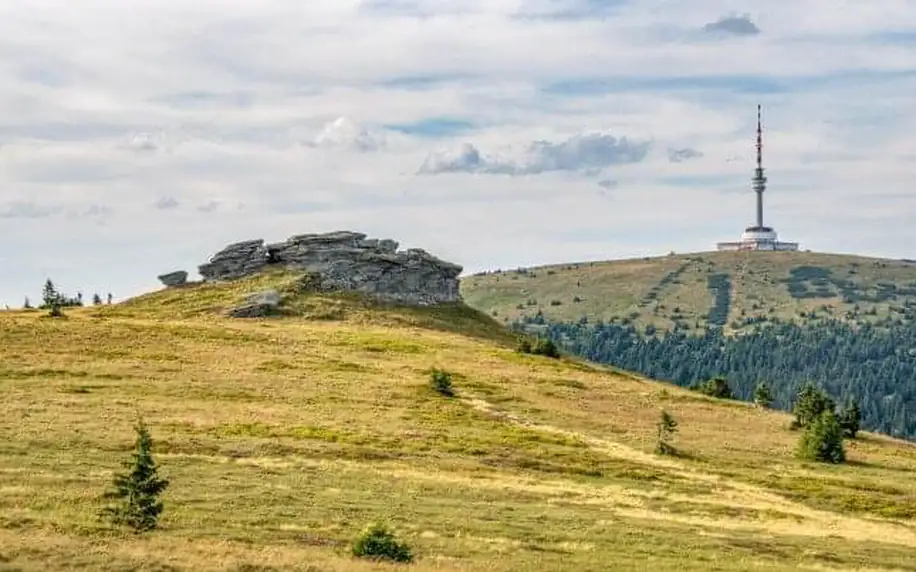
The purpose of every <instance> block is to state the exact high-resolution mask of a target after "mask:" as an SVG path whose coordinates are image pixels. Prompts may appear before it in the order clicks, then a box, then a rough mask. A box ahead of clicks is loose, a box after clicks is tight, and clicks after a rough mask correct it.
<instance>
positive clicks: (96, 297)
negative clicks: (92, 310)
mask: <svg viewBox="0 0 916 572" xmlns="http://www.w3.org/2000/svg"><path fill="white" fill-rule="evenodd" d="M101 303H102V297H101V296H99V295H98V293H95V294H93V295H92V305H93V306H99V305H100V304H101Z"/></svg>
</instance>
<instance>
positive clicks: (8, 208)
mask: <svg viewBox="0 0 916 572" xmlns="http://www.w3.org/2000/svg"><path fill="white" fill-rule="evenodd" d="M61 210H62V209H61V207H59V206H50V205H41V204H38V203H34V202H24V201H14V202H10V203H6V204H4V205H0V218H24V219H39V218H48V217H49V216H53V215H55V214H57V213H59V212H60V211H61Z"/></svg>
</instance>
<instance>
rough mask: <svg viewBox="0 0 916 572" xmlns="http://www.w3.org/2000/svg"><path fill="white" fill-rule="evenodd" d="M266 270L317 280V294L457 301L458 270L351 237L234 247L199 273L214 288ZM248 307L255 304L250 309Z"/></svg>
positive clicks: (305, 237)
mask: <svg viewBox="0 0 916 572" xmlns="http://www.w3.org/2000/svg"><path fill="white" fill-rule="evenodd" d="M269 266H278V267H284V268H287V269H290V270H296V271H304V272H306V273H309V274H315V275H317V276H319V279H318V281H317V282H318V286H319V288H320V289H321V290H325V291H355V292H362V293H365V294H368V295H370V296H373V297H375V298H378V299H380V300H385V301H390V302H397V303H402V304H408V305H418V306H429V305H434V304H441V303H448V302H458V301H460V300H461V294H460V292H459V288H458V286H459V284H458V275H459V274H461V271H462V267H461V266H459V265H457V264H453V263H451V262H446V261H444V260H441V259H439V258H436V257H435V256H433V255H431V254H429V253H428V252H426V251H425V250H423V249H419V248H412V249H408V250H406V251H399V250H398V243H397V242H396V241H394V240H390V239H381V240H380V239H369V238H367V237H366V235H365V234H363V233H359V232H351V231H338V232H329V233H324V234H300V235H295V236H292V237H290V238H288V239H287V240H285V241H283V242H279V243H273V244H265V242H264V240H262V239H256V240H246V241H242V242H236V243H234V244H230V245H229V246H227V247H225V248H224V249H223V250H221V251H219V252H217V253H216V254H214V255H213V256H212V257H211V258H210V260H209V261H208V262H206V263H205V264H202V265H200V266H199V267H198V270H199V271H200V274H201V276H203V278H204V281H206V282H215V281H223V280H234V279H238V278H243V277H245V276H251V275H253V274H257V273H259V272H261V271H262V270H264V269H265V268H267V267H269ZM252 304H255V302H250V303H249V304H248V305H252ZM240 308H241V307H240ZM239 311H240V312H243V313H244V312H254V311H255V310H254V309H246V310H241V309H239Z"/></svg>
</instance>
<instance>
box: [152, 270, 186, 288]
mask: <svg viewBox="0 0 916 572" xmlns="http://www.w3.org/2000/svg"><path fill="white" fill-rule="evenodd" d="M156 278H157V279H158V280H159V281H160V282H162V284H163V285H165V286H181V285H183V284H186V283H187V282H188V273H187V272H185V271H184V270H176V271H175V272H169V273H168V274H160V275H159V276H157V277H156Z"/></svg>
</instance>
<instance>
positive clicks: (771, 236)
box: [716, 105, 798, 251]
mask: <svg viewBox="0 0 916 572" xmlns="http://www.w3.org/2000/svg"><path fill="white" fill-rule="evenodd" d="M766 186H767V178H766V176H765V175H764V174H763V127H762V124H761V121H760V106H759V105H758V106H757V168H756V169H755V170H754V178H753V179H752V188H753V189H754V192H755V193H756V194H757V224H755V225H754V226H749V227H747V228H746V229H744V232H743V233H741V240H739V241H737V242H720V243H718V244H716V249H717V250H726V251H728V250H730V251H736V250H798V243H797V242H780V241H779V235H777V234H776V231H775V230H774V229H773V228H772V227H769V226H764V224H763V193H764V191H766Z"/></svg>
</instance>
